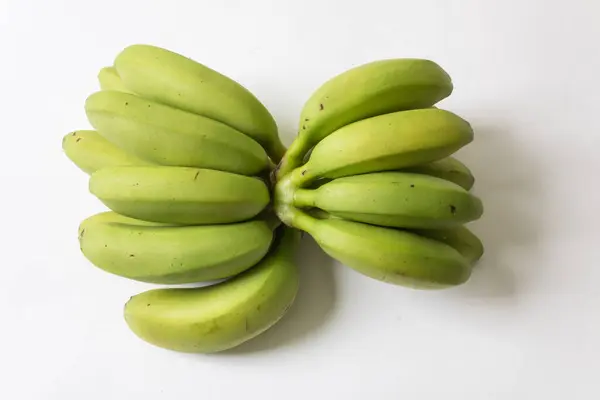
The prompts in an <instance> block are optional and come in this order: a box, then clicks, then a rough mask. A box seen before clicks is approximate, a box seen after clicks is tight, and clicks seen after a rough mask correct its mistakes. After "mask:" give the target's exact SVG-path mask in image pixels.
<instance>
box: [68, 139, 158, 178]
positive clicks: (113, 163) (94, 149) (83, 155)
mask: <svg viewBox="0 0 600 400" xmlns="http://www.w3.org/2000/svg"><path fill="white" fill-rule="evenodd" d="M62 148H63V151H64V152H65V154H66V156H67V157H68V158H69V159H70V160H71V161H72V162H73V163H74V164H75V165H76V166H77V167H78V168H79V169H80V170H82V171H83V172H85V173H86V174H88V175H89V174H93V173H94V172H96V171H98V170H99V169H102V168H107V167H117V166H127V165H151V163H150V162H149V161H146V160H143V159H141V158H139V157H137V156H134V155H133V154H130V153H128V152H126V151H125V150H122V149H121V148H119V147H117V146H115V145H114V144H112V143H111V142H109V141H108V140H106V139H105V138H104V137H102V136H101V135H100V134H99V133H98V132H96V131H93V130H79V131H74V132H71V133H69V134H67V135H65V136H64V137H63V141H62Z"/></svg>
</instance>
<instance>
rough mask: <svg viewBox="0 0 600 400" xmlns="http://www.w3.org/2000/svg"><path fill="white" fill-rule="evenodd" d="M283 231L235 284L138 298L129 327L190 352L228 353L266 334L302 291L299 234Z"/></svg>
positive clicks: (128, 309) (130, 305) (128, 315)
mask: <svg viewBox="0 0 600 400" xmlns="http://www.w3.org/2000/svg"><path fill="white" fill-rule="evenodd" d="M284 231H285V233H284V234H283V237H282V238H281V241H280V242H279V243H277V244H276V245H275V247H274V249H273V250H272V252H270V254H269V255H268V256H267V257H265V258H264V259H263V260H262V261H261V262H260V263H259V264H258V265H256V266H254V267H252V268H251V269H249V270H247V271H246V272H244V273H242V274H240V275H238V276H236V277H234V278H231V279H230V280H227V281H225V282H222V283H218V284H216V285H213V286H207V287H200V288H185V289H184V288H179V289H173V288H170V289H154V290H150V291H147V292H144V293H141V294H138V295H136V296H133V297H132V298H131V299H130V300H129V301H128V302H127V304H126V305H125V310H124V315H125V320H126V322H127V324H128V326H129V328H130V329H131V330H132V331H133V332H134V333H135V335H137V336H138V337H139V338H141V339H142V340H144V341H146V342H148V343H151V344H153V345H155V346H158V347H162V348H165V349H169V350H175V351H180V352H189V353H215V352H219V351H223V350H227V349H230V348H233V347H236V346H238V345H240V344H242V343H244V342H246V341H248V340H250V339H252V338H254V337H256V336H257V335H259V334H261V333H262V332H264V331H266V330H267V329H269V328H270V327H272V326H273V325H275V324H276V323H277V322H278V321H279V320H280V319H281V318H282V317H283V316H284V315H285V313H286V311H287V310H288V309H289V307H290V306H291V305H292V304H293V302H294V299H295V297H296V294H297V292H298V286H299V280H298V270H297V268H296V265H295V264H294V260H293V256H294V250H295V246H296V242H297V241H298V237H299V232H298V231H295V230H292V229H289V228H284Z"/></svg>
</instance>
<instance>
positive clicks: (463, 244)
mask: <svg viewBox="0 0 600 400" xmlns="http://www.w3.org/2000/svg"><path fill="white" fill-rule="evenodd" d="M413 232H415V233H417V234H419V235H421V236H425V237H428V238H431V239H435V240H438V241H440V242H444V243H446V244H448V245H450V246H452V247H454V248H455V249H456V250H457V251H458V252H459V253H460V254H462V255H463V256H464V257H465V258H466V259H467V260H469V262H470V263H471V264H474V263H476V262H477V261H479V259H480V258H481V257H482V256H483V253H484V251H485V249H484V247H483V243H481V240H480V239H479V238H478V237H477V236H476V235H475V234H474V233H473V232H471V231H470V230H469V229H468V228H467V227H465V226H461V227H458V228H454V229H418V230H413Z"/></svg>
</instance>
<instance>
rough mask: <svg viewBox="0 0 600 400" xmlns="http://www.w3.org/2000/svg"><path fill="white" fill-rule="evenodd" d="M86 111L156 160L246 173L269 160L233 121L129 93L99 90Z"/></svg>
mask: <svg viewBox="0 0 600 400" xmlns="http://www.w3.org/2000/svg"><path fill="white" fill-rule="evenodd" d="M85 111H86V114H87V117H88V120H89V121H90V123H91V124H92V126H93V127H94V128H95V129H96V130H97V131H98V133H100V134H101V135H102V136H104V137H106V138H107V139H108V140H109V141H111V142H113V143H114V144H116V145H117V146H119V147H121V148H123V149H124V150H126V151H128V152H130V153H132V154H135V155H137V156H139V157H141V158H144V159H147V160H149V161H152V162H154V163H158V164H163V165H175V166H187V167H198V168H210V169H217V170H222V171H229V172H234V173H238V174H243V175H256V174H258V173H259V172H261V171H263V170H265V169H266V168H268V165H269V164H268V157H267V154H266V153H265V151H264V149H263V148H262V147H261V146H260V145H259V144H258V143H257V142H256V141H254V140H253V139H251V138H250V137H248V136H246V135H244V134H243V133H241V132H239V131H237V130H235V129H233V128H231V127H230V126H227V125H225V124H223V123H221V122H218V121H215V120H212V119H210V118H207V117H203V116H200V115H197V114H193V113H189V112H186V111H182V110H179V109H176V108H173V107H170V106H166V105H163V104H160V103H157V102H154V101H152V100H148V99H144V98H141V97H138V96H135V95H132V94H129V93H122V92H118V91H100V92H96V93H94V94H92V95H91V96H89V97H88V98H87V101H86V103H85Z"/></svg>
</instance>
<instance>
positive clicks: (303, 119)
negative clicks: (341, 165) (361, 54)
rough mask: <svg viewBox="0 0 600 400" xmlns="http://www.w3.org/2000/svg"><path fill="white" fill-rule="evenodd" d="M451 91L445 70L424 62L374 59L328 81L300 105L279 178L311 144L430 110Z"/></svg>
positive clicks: (448, 77) (296, 164)
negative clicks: (357, 125) (383, 118)
mask: <svg viewBox="0 0 600 400" xmlns="http://www.w3.org/2000/svg"><path fill="white" fill-rule="evenodd" d="M452 90H453V84H452V80H451V78H450V76H449V75H448V74H447V73H446V71H444V70H443V69H442V68H441V67H440V66H439V65H438V64H436V63H435V62H433V61H430V60H424V59H402V58H401V59H387V60H379V61H375V62H371V63H367V64H363V65H360V66H358V67H355V68H352V69H350V70H348V71H346V72H343V73H342V74H339V75H337V76H335V77H333V78H331V79H330V80H329V81H327V82H325V83H324V84H323V85H322V86H321V87H320V88H319V89H317V90H316V91H315V92H314V93H313V95H312V96H311V97H310V98H309V99H308V101H307V102H306V103H305V105H304V107H303V109H302V112H301V115H300V123H299V126H298V137H297V138H296V139H295V140H294V142H293V143H292V145H291V146H290V148H289V149H288V152H287V154H286V156H285V157H284V159H283V161H282V163H281V165H280V168H279V177H282V176H285V175H287V173H289V172H291V170H293V169H294V168H297V167H298V166H299V165H301V163H302V159H303V157H304V155H305V154H306V153H307V152H308V151H309V150H310V149H311V148H312V147H313V146H315V145H316V144H317V143H319V142H320V141H321V140H323V139H324V138H325V137H327V136H328V135H329V134H331V133H332V132H334V131H336V130H338V129H340V128H342V127H343V126H345V125H348V124H351V123H353V122H357V121H360V120H363V119H366V118H371V117H374V116H377V115H382V114H388V113H392V112H397V111H403V110H411V109H420V108H427V107H431V106H432V105H434V104H435V103H437V102H439V101H440V100H442V99H444V98H446V97H448V96H450V94H451V93H452ZM371 133H372V134H374V135H378V134H379V133H380V132H371Z"/></svg>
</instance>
